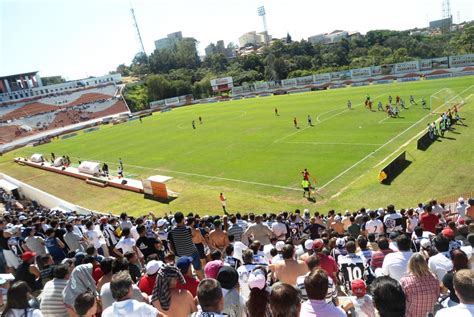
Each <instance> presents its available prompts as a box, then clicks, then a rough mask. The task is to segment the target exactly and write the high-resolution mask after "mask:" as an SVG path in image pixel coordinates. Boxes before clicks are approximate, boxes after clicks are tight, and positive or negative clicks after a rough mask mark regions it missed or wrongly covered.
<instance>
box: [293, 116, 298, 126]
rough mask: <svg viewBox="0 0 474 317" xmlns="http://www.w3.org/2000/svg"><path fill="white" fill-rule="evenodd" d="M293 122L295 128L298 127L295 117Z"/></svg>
mask: <svg viewBox="0 0 474 317" xmlns="http://www.w3.org/2000/svg"><path fill="white" fill-rule="evenodd" d="M293 123H294V124H295V128H298V121H296V117H295V118H294V119H293Z"/></svg>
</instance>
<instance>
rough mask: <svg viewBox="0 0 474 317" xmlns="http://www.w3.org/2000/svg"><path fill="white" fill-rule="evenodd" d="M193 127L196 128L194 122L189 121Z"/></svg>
mask: <svg viewBox="0 0 474 317" xmlns="http://www.w3.org/2000/svg"><path fill="white" fill-rule="evenodd" d="M191 124H192V126H193V129H196V123H194V120H193V121H192V122H191Z"/></svg>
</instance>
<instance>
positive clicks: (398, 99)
mask: <svg viewBox="0 0 474 317" xmlns="http://www.w3.org/2000/svg"><path fill="white" fill-rule="evenodd" d="M395 103H396V104H397V105H399V104H400V96H399V95H397V96H396V97H395Z"/></svg>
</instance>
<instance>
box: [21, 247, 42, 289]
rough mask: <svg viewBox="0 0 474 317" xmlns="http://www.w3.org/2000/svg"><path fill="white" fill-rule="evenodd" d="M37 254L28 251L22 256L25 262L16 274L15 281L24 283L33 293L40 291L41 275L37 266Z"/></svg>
mask: <svg viewBox="0 0 474 317" xmlns="http://www.w3.org/2000/svg"><path fill="white" fill-rule="evenodd" d="M35 256H36V253H33V252H30V251H27V252H25V253H23V255H22V256H21V258H22V260H23V262H22V263H21V264H20V266H19V267H18V269H17V270H16V273H15V281H23V282H25V283H26V284H27V285H28V287H29V288H30V289H31V290H32V291H37V290H40V289H41V287H42V285H41V279H40V277H41V273H40V271H39V269H38V267H37V266H36V265H35Z"/></svg>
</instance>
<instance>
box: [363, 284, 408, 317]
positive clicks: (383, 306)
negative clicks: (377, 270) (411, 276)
mask: <svg viewBox="0 0 474 317" xmlns="http://www.w3.org/2000/svg"><path fill="white" fill-rule="evenodd" d="M371 287H372V292H373V301H374V306H375V308H376V309H377V312H378V315H379V316H380V317H404V316H405V311H406V310H405V301H406V299H405V293H404V292H403V289H402V287H401V286H400V284H399V283H398V282H397V281H396V280H394V279H393V278H391V277H390V276H382V277H378V278H376V279H375V280H374V282H373V283H372V285H371Z"/></svg>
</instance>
